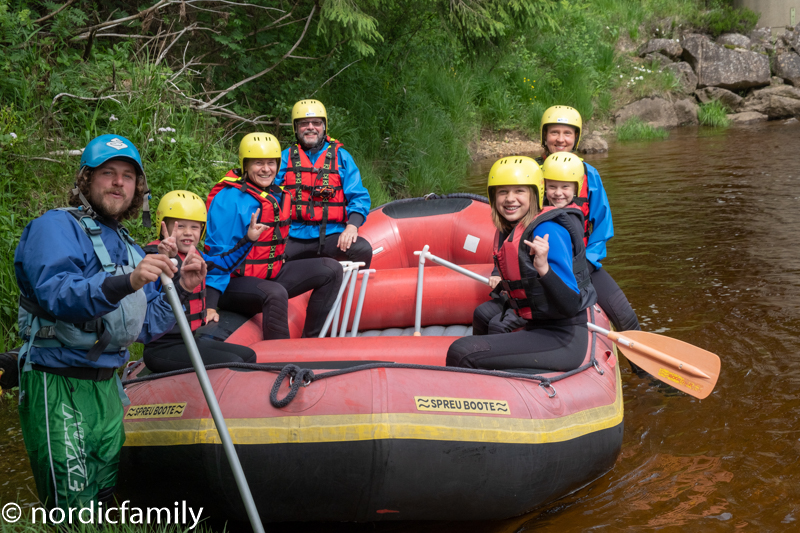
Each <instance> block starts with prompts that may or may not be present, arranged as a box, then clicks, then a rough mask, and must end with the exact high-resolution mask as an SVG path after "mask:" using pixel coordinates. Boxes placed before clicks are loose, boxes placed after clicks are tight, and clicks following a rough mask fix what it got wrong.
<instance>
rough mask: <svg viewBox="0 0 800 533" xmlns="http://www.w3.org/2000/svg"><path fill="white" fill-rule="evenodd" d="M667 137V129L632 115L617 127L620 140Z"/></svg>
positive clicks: (644, 139)
mask: <svg viewBox="0 0 800 533" xmlns="http://www.w3.org/2000/svg"><path fill="white" fill-rule="evenodd" d="M667 137H669V132H668V131H667V130H665V129H664V128H656V127H654V126H651V125H650V124H648V123H646V122H642V119H640V118H639V117H632V118H631V119H629V120H628V121H626V122H625V123H624V124H622V125H621V126H619V127H618V128H617V139H618V140H620V141H654V140H660V139H666V138H667Z"/></svg>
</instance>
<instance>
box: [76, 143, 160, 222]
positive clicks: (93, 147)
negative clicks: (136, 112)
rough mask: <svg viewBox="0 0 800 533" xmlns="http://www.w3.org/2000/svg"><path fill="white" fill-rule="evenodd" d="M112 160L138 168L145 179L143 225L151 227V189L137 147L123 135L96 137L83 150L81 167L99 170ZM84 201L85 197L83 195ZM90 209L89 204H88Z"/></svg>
mask: <svg viewBox="0 0 800 533" xmlns="http://www.w3.org/2000/svg"><path fill="white" fill-rule="evenodd" d="M110 159H122V160H124V161H128V162H129V163H130V164H132V165H133V166H134V167H135V168H136V172H137V173H138V174H139V175H141V176H142V177H143V178H144V199H143V200H144V201H143V206H142V207H143V210H142V223H143V224H144V227H146V228H149V227H150V188H149V187H148V186H147V176H146V175H145V173H144V166H143V165H142V156H140V155H139V150H137V149H136V146H134V144H133V143H132V142H131V141H129V140H128V139H126V138H125V137H122V136H121V135H113V134H105V135H101V136H99V137H95V138H94V139H92V140H91V141H89V144H87V145H86V148H84V149H83V154H82V155H81V167H80V170H79V172H80V171H81V170H83V169H84V168H97V167H99V166H100V165H102V164H103V163H105V162H106V161H108V160H110ZM74 192H75V194H78V188H77V184H76V187H75V189H74ZM81 198H82V199H83V195H81ZM84 201H85V199H84ZM86 205H87V207H88V204H86Z"/></svg>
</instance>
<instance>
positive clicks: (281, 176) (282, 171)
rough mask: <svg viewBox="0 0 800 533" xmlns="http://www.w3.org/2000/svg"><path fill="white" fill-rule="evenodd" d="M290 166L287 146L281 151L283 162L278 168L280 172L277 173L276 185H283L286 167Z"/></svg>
mask: <svg viewBox="0 0 800 533" xmlns="http://www.w3.org/2000/svg"><path fill="white" fill-rule="evenodd" d="M288 167H289V149H288V148H287V149H286V150H284V151H283V152H281V163H280V166H279V168H278V173H277V174H276V175H275V185H283V180H284V176H285V175H286V169H287V168H288Z"/></svg>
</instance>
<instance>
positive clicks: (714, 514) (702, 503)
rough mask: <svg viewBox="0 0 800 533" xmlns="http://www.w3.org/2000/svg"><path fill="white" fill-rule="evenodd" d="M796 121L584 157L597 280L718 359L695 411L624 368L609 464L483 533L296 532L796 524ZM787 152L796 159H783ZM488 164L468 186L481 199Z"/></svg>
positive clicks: (23, 463) (12, 444) (22, 482)
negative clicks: (596, 210)
mask: <svg viewBox="0 0 800 533" xmlns="http://www.w3.org/2000/svg"><path fill="white" fill-rule="evenodd" d="M798 153H800V123H793V124H788V123H783V122H770V123H766V124H762V125H758V126H752V127H746V128H730V129H728V130H723V131H714V130H708V129H704V128H700V129H693V128H682V129H678V130H673V131H672V132H671V134H670V137H669V139H667V140H665V141H657V142H652V143H647V142H633V143H617V142H614V143H611V146H610V151H609V153H608V154H602V155H598V156H588V157H587V158H586V159H587V161H588V162H589V163H591V164H592V165H594V166H595V167H596V168H597V169H598V170H599V171H600V175H601V176H602V177H603V181H604V184H605V187H606V190H607V192H608V196H609V199H610V202H611V206H612V209H613V213H614V226H615V230H616V237H614V239H613V240H612V241H611V242H610V243H609V247H608V249H609V250H608V251H609V259H608V260H607V261H606V262H605V266H606V268H607V269H608V271H609V272H610V273H611V274H612V275H613V276H614V278H615V279H616V280H617V282H618V283H619V285H620V286H621V287H622V288H623V289H624V290H625V293H626V294H627V296H628V299H629V300H630V301H631V303H632V305H633V307H634V309H635V310H636V312H637V314H638V316H639V320H640V322H641V324H642V328H643V329H644V330H647V331H651V332H656V333H662V334H665V335H669V336H673V337H675V338H678V339H681V340H684V341H686V342H689V343H692V344H695V345H697V346H700V347H702V348H705V349H707V350H710V351H712V352H714V353H716V354H718V355H719V356H720V358H721V359H722V373H721V376H720V379H719V382H718V384H717V387H716V390H715V391H714V393H713V394H712V395H711V396H709V397H708V398H707V399H705V400H702V401H701V400H697V399H695V398H692V397H689V396H686V395H682V394H671V393H670V392H668V391H666V390H665V389H663V388H661V387H658V386H656V385H653V384H652V383H651V382H650V381H647V380H641V379H639V378H636V377H635V376H633V375H631V374H630V373H626V374H625V375H624V376H623V382H624V385H623V387H624V399H625V439H624V444H623V448H622V454H621V455H620V458H619V460H618V461H617V464H616V466H615V467H614V469H613V470H612V471H611V472H609V473H608V474H607V475H606V476H604V477H603V478H601V479H599V480H598V481H596V482H594V483H592V484H591V485H589V486H588V487H585V488H584V489H582V490H580V491H578V492H577V493H575V494H572V495H570V496H568V497H566V498H564V499H562V500H560V501H558V502H556V503H554V504H552V505H550V506H549V507H547V508H544V509H540V510H538V511H536V512H534V513H531V514H529V515H526V516H523V517H518V518H515V519H511V520H506V521H502V522H491V523H486V522H482V523H412V524H408V523H405V524H404V523H393V524H377V525H374V524H361V525H353V524H347V525H345V524H338V525H332V524H317V525H302V526H299V527H294V526H292V527H291V529H292V530H295V531H359V532H371V531H386V532H401V531H402V532H412V531H414V532H416V531H425V532H434V531H435V532H449V531H452V532H463V531H466V532H497V533H500V532H509V533H510V532H517V531H559V532H573V531H574V532H578V531H586V530H590V529H591V530H601V531H620V530H625V531H650V530H660V531H704V532H705V531H731V530H733V529H742V530H745V531H759V532H761V531H791V530H797V528H798V527H800V522H798V520H800V464H799V463H798V462H797V457H798V454H799V453H800V422H798V421H799V420H800V392H798V390H799V389H800V250H798V248H797V245H796V244H795V242H794V240H795V239H796V236H797V233H796V231H797V228H798V225H800V159H798V157H797V154H798ZM793 154H794V155H793ZM490 164H491V162H488V165H479V166H477V167H476V168H475V169H474V172H473V174H474V175H473V177H471V178H470V180H469V184H468V188H469V189H471V190H472V191H473V192H482V191H483V189H484V184H485V176H486V172H487V171H488V166H489V165H490ZM0 428H1V429H2V431H0V500H1V501H4V502H5V501H9V500H13V499H16V500H17V501H20V502H27V503H32V502H34V501H35V496H34V494H33V493H34V492H35V488H34V486H33V480H32V478H31V473H30V468H29V466H28V464H27V457H26V455H25V452H24V446H23V444H22V436H21V433H20V430H19V421H18V418H17V415H16V410H15V408H14V406H13V401H10V400H8V399H6V400H2V401H0Z"/></svg>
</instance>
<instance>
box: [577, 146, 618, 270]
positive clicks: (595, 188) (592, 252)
mask: <svg viewBox="0 0 800 533" xmlns="http://www.w3.org/2000/svg"><path fill="white" fill-rule="evenodd" d="M584 165H586V170H587V171H588V172H587V173H586V179H587V182H588V188H589V222H591V225H592V233H591V235H589V242H588V243H587V244H586V259H587V260H588V261H589V262H590V263H592V264H593V265H594V266H595V268H598V269H599V268H603V265H601V264H600V261H602V260H603V259H605V257H606V242H607V241H608V240H609V239H611V237H613V236H614V222H613V221H612V219H611V206H610V205H609V204H608V196H606V190H605V188H603V180H601V179H600V174H599V173H598V172H597V169H596V168H594V167H593V166H592V165H590V164H589V163H586V162H585V161H584Z"/></svg>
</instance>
